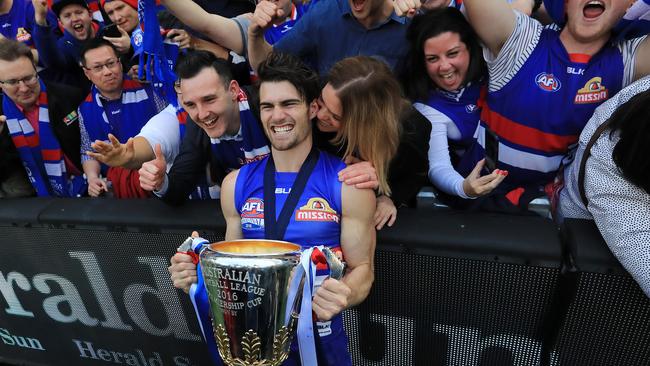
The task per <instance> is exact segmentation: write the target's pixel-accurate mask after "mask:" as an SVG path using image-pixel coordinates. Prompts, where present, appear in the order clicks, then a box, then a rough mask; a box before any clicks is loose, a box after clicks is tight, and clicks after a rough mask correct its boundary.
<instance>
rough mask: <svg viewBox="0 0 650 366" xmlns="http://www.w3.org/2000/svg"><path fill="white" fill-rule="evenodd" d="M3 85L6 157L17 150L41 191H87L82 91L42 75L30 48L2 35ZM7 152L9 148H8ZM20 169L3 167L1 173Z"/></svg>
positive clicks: (0, 65) (46, 193) (65, 193)
mask: <svg viewBox="0 0 650 366" xmlns="http://www.w3.org/2000/svg"><path fill="white" fill-rule="evenodd" d="M0 70H2V75H1V76H0V86H1V87H2V91H3V93H4V100H3V101H2V110H0V114H3V115H4V116H3V117H1V118H0V120H1V119H5V118H6V122H5V125H6V126H4V128H3V129H2V132H1V135H0V140H2V141H3V142H5V141H7V139H11V141H12V142H13V144H10V145H8V144H4V143H3V144H2V146H8V147H7V148H6V149H3V151H1V152H0V157H1V159H3V160H4V161H3V163H4V162H6V160H5V159H7V158H8V157H9V156H11V153H12V151H8V150H12V148H11V146H12V145H13V146H15V149H16V150H13V153H14V156H15V152H16V151H17V153H18V155H19V156H20V160H21V161H22V165H23V166H24V168H25V169H24V170H25V172H26V174H27V176H28V178H29V182H30V183H31V185H32V186H33V188H34V190H35V191H36V194H37V195H38V196H58V197H76V196H77V195H79V194H83V193H84V192H85V182H84V179H83V178H82V173H81V158H80V153H79V144H80V139H79V124H78V116H77V112H76V108H77V106H78V105H79V103H80V102H81V100H83V94H82V93H81V91H79V90H77V89H75V88H72V87H69V86H64V85H58V84H55V83H50V82H46V81H43V80H40V79H39V78H38V75H37V73H36V66H35V62H34V58H33V55H32V52H31V50H30V48H29V47H27V46H25V45H24V44H21V43H18V42H16V41H12V40H2V41H0ZM5 153H7V154H5ZM11 173H13V174H20V172H5V171H3V174H11Z"/></svg>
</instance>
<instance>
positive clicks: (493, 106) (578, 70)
mask: <svg viewBox="0 0 650 366" xmlns="http://www.w3.org/2000/svg"><path fill="white" fill-rule="evenodd" d="M559 34H560V33H559V31H558V30H557V29H554V28H545V29H544V30H543V31H542V32H541V35H540V38H539V42H538V44H537V46H536V47H535V49H534V50H533V51H532V53H531V54H530V56H529V57H528V59H527V60H526V61H525V63H524V64H523V65H522V66H521V69H520V70H519V71H518V72H517V73H516V74H515V75H514V76H513V78H512V79H511V80H510V81H509V82H508V83H507V84H505V85H504V86H503V87H502V88H500V89H499V90H496V91H490V93H489V94H488V95H487V100H486V103H480V104H481V105H480V106H481V107H482V111H481V123H480V125H479V128H478V129H477V133H476V138H477V141H478V144H479V146H478V148H476V149H472V154H474V156H473V160H474V162H477V161H478V160H480V159H482V158H483V154H484V152H483V149H482V147H484V146H485V127H489V128H490V129H491V130H492V131H494V132H495V133H496V135H497V136H498V137H499V161H498V168H499V169H505V170H508V171H509V175H508V178H506V180H505V181H504V183H502V185H503V186H504V187H502V188H505V189H512V188H515V187H527V186H539V185H544V184H546V183H548V182H550V181H552V180H553V178H554V177H555V175H556V173H557V171H558V169H559V168H560V167H561V166H562V165H563V164H565V163H567V161H565V160H564V159H565V157H566V156H567V153H568V152H569V150H570V148H571V146H573V145H575V143H576V142H577V141H578V137H579V135H580V132H581V131H582V129H583V127H584V126H585V124H586V123H587V121H588V120H589V118H590V117H591V115H592V114H593V112H594V110H595V109H596V107H598V106H599V105H600V104H601V103H603V102H604V101H605V100H607V99H608V98H609V97H611V96H613V95H614V94H616V93H617V92H618V91H619V90H620V89H621V88H622V86H623V80H624V64H623V56H622V54H621V51H620V50H619V48H618V47H616V46H614V45H609V44H608V45H607V46H605V47H604V48H603V49H601V50H600V52H598V53H597V54H595V55H594V56H592V57H591V58H589V57H579V56H582V55H577V56H575V55H574V56H573V57H571V56H570V55H569V54H568V53H567V52H566V49H565V48H564V46H563V45H562V43H561V42H560V38H559Z"/></svg>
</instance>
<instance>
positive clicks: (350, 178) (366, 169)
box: [339, 156, 379, 189]
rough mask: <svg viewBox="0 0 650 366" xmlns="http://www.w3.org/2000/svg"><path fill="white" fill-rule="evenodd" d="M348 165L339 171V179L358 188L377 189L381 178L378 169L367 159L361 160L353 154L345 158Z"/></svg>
mask: <svg viewBox="0 0 650 366" xmlns="http://www.w3.org/2000/svg"><path fill="white" fill-rule="evenodd" d="M345 163H346V164H348V166H347V167H346V168H345V169H343V170H341V171H340V172H339V181H340V182H343V183H345V184H347V185H349V186H352V185H354V186H355V187H356V188H358V189H377V187H379V179H378V178H377V171H376V170H375V167H374V166H372V164H370V163H369V162H367V161H363V160H359V159H357V158H355V157H353V156H348V157H347V158H346V159H345Z"/></svg>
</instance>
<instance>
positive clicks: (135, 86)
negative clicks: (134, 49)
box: [79, 39, 165, 198]
mask: <svg viewBox="0 0 650 366" xmlns="http://www.w3.org/2000/svg"><path fill="white" fill-rule="evenodd" d="M81 64H82V67H83V69H84V74H85V75H86V77H87V78H88V79H89V80H90V81H91V82H92V83H93V86H92V87H91V90H90V94H88V96H87V97H86V99H85V100H84V102H83V103H81V105H80V106H79V116H80V129H81V151H82V152H83V153H84V155H82V157H81V159H82V165H83V170H84V173H85V174H86V177H87V178H88V194H89V195H90V196H93V197H96V196H99V195H100V194H102V193H103V192H106V191H108V185H107V182H106V181H105V180H103V179H101V177H100V174H104V175H105V176H108V178H109V180H111V181H112V182H113V188H114V190H115V191H116V192H117V193H118V194H116V195H117V196H118V197H124V198H126V197H145V196H147V194H146V193H145V192H142V191H140V190H139V185H138V184H137V182H138V176H137V171H135V170H134V171H124V170H120V169H112V171H109V168H108V167H107V166H105V165H103V166H102V165H101V164H100V163H99V162H98V161H96V160H95V159H93V158H92V157H90V156H88V155H86V154H85V153H86V152H88V151H92V149H91V143H92V142H95V141H97V140H99V141H105V140H108V139H109V134H112V135H113V136H114V137H116V138H117V140H119V141H120V142H122V143H125V142H126V141H127V140H128V139H129V138H130V137H133V136H135V135H137V134H138V132H139V131H140V129H141V128H142V126H144V124H145V123H146V122H147V121H148V120H149V119H150V118H151V117H153V116H154V115H156V114H158V112H160V111H161V110H162V109H163V108H164V106H165V103H164V102H163V101H162V100H161V98H160V97H158V96H157V95H156V94H155V92H154V90H153V88H152V87H151V86H150V85H148V84H141V83H139V82H136V81H134V80H129V79H125V78H124V74H123V70H122V65H121V63H120V59H119V57H118V54H117V51H116V50H115V48H114V47H113V45H112V44H111V43H109V42H108V41H105V40H101V39H93V40H90V41H89V42H88V43H87V44H86V45H85V46H84V48H83V49H82V51H81ZM111 175H112V177H111Z"/></svg>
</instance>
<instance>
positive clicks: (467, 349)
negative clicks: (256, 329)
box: [346, 311, 559, 366]
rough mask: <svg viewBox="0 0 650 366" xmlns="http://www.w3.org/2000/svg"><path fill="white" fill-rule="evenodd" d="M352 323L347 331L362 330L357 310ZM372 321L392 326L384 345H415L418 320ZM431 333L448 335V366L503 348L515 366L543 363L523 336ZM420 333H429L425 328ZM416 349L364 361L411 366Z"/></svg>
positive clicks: (441, 329) (468, 363)
mask: <svg viewBox="0 0 650 366" xmlns="http://www.w3.org/2000/svg"><path fill="white" fill-rule="evenodd" d="M348 314H349V315H350V320H351V321H350V323H349V324H347V326H346V328H348V329H360V327H361V325H360V324H359V314H358V312H357V311H348ZM370 321H371V322H376V323H379V324H392V325H391V326H389V327H386V330H387V334H386V338H385V344H386V346H387V347H393V346H395V345H399V344H404V343H406V344H414V343H415V336H416V331H415V319H413V318H408V317H398V316H389V315H383V314H370ZM431 327H432V328H431V329H430V330H431V331H433V332H434V333H440V334H444V335H446V336H447V339H448V345H447V353H446V357H445V358H446V360H447V363H446V364H447V365H449V366H452V365H463V366H478V365H479V362H480V359H481V355H482V353H483V352H485V351H486V350H488V349H494V348H501V349H506V350H508V351H510V353H511V355H512V364H513V365H517V366H529V365H530V366H533V365H534V366H537V365H539V363H540V357H541V351H542V346H541V344H540V343H539V341H537V340H535V339H532V338H526V337H522V336H519V335H516V334H494V335H490V336H487V337H482V336H481V334H480V333H481V332H480V330H479V329H478V328H465V327H457V326H451V325H446V324H432V325H431ZM419 331H427V329H423V330H420V329H418V332H419ZM350 342H351V344H350V345H351V346H353V347H354V346H355V344H356V346H357V347H358V346H359V345H358V342H360V340H354V339H350ZM412 352H413V350H412V349H411V348H410V347H406V348H404V349H400V350H399V352H397V351H388V352H385V354H386V355H387V356H388V357H396V359H392V358H391V359H386V358H384V359H382V360H379V361H371V360H367V359H366V360H364V363H366V364H369V365H373V366H375V365H377V366H379V365H405V366H406V365H412V364H413V361H414V359H413V353H412ZM550 365H551V366H557V365H559V361H558V357H557V354H556V352H551V357H550Z"/></svg>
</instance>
